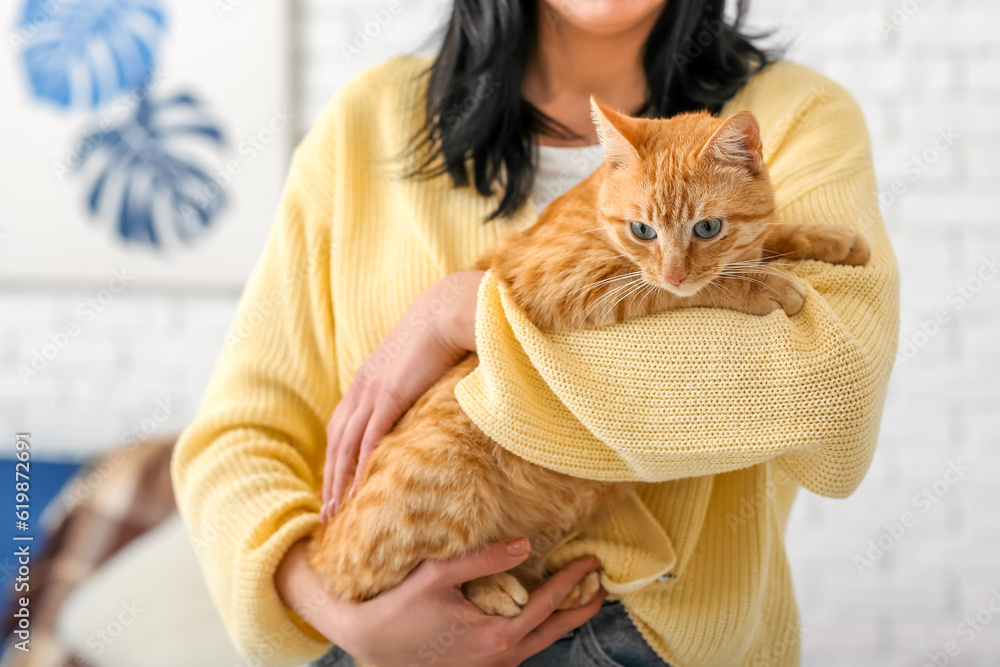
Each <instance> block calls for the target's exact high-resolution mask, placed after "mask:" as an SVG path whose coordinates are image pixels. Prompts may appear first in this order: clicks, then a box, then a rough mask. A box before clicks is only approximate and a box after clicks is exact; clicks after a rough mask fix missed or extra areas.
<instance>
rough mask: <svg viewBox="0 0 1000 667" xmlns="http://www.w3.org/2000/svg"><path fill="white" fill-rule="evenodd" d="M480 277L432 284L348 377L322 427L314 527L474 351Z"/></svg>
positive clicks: (471, 274) (458, 276)
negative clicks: (397, 428) (396, 428)
mask: <svg viewBox="0 0 1000 667" xmlns="http://www.w3.org/2000/svg"><path fill="white" fill-rule="evenodd" d="M483 275H484V272H483V271H462V272H460V273H453V274H452V275H450V276H448V277H447V278H444V279H443V280H440V281H438V282H436V283H435V284H434V285H432V286H431V287H430V288H429V289H428V290H427V291H426V292H424V293H423V294H421V295H420V296H419V297H418V298H417V300H416V301H414V302H413V305H411V306H410V307H409V309H407V311H406V313H405V314H404V315H403V318H402V319H401V320H400V321H399V324H397V325H396V326H395V327H394V328H393V329H392V331H390V332H389V335H388V336H386V338H385V340H384V341H382V344H381V345H379V346H378V348H376V349H375V351H374V352H372V355H371V356H370V357H368V359H366V360H365V362H364V363H363V364H362V365H361V368H359V369H358V371H357V373H355V375H354V380H353V381H352V382H351V387H350V389H349V390H348V391H347V394H346V395H345V396H344V397H343V399H342V400H341V401H340V403H338V404H337V408H336V409H335V410H334V411H333V416H332V417H331V418H330V423H329V424H328V425H327V427H326V463H325V464H324V466H323V507H322V509H321V510H320V519H321V520H322V521H326V520H327V519H329V518H330V517H331V516H333V515H334V514H335V513H336V511H337V507H338V505H339V504H340V501H341V500H342V499H343V497H344V490H345V489H346V488H347V483H348V481H349V480H350V479H351V478H352V477H353V478H354V479H355V480H357V479H359V478H360V477H361V474H360V473H361V471H362V470H364V466H365V464H366V463H367V461H368V459H369V457H370V456H371V454H372V451H373V450H374V449H375V447H376V446H377V445H378V443H379V441H381V439H382V437H383V436H385V434H387V433H388V432H389V431H390V430H391V429H392V426H393V424H395V423H396V421H397V420H398V419H399V418H400V417H402V416H403V413H405V412H406V411H407V410H409V409H410V406H411V405H413V403H414V402H415V401H416V400H417V399H418V398H420V396H421V395H422V394H423V393H424V392H425V391H427V390H428V389H430V387H431V385H433V384H434V383H435V382H437V381H438V380H439V379H440V378H441V376H442V375H444V373H445V371H447V370H448V369H449V368H451V367H452V366H453V365H455V363H457V362H458V361H459V360H460V359H461V358H462V357H463V356H465V355H466V354H467V353H469V352H474V351H475V349H476V334H475V318H476V296H477V293H478V290H479V283H480V282H481V281H482V279H483ZM355 484H356V482H355ZM352 493H353V489H352Z"/></svg>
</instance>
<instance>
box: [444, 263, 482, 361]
mask: <svg viewBox="0 0 1000 667" xmlns="http://www.w3.org/2000/svg"><path fill="white" fill-rule="evenodd" d="M485 275H486V272H485V271H459V272H458V273H453V274H451V275H450V276H448V277H447V278H445V279H444V280H442V281H441V282H440V283H439V285H438V290H439V293H438V295H437V298H438V299H440V300H441V302H442V303H443V304H444V306H445V308H446V313H447V316H445V317H440V318H437V319H436V323H437V333H438V337H439V338H440V340H441V341H442V342H443V343H444V344H445V345H446V346H448V347H451V348H453V349H456V350H461V351H464V352H475V351H476V300H477V297H478V295H479V285H480V283H482V281H483V276H485Z"/></svg>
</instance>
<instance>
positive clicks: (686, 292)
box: [660, 283, 704, 298]
mask: <svg viewBox="0 0 1000 667" xmlns="http://www.w3.org/2000/svg"><path fill="white" fill-rule="evenodd" d="M702 287H704V285H703V284H702V285H682V286H680V287H678V286H675V285H664V284H663V283H660V289H662V290H664V291H667V292H670V293H671V294H673V295H674V296H679V297H681V298H687V297H689V296H694V295H695V294H697V293H698V292H700V291H701V288H702Z"/></svg>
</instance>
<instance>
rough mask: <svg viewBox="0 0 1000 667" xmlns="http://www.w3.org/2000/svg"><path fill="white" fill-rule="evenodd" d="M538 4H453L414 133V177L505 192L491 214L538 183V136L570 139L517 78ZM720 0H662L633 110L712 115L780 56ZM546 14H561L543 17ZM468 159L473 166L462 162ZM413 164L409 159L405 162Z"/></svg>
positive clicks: (507, 209) (517, 201)
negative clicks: (729, 17)
mask: <svg viewBox="0 0 1000 667" xmlns="http://www.w3.org/2000/svg"><path fill="white" fill-rule="evenodd" d="M539 1H540V0H454V8H453V10H452V14H451V18H450V20H449V21H448V24H447V26H446V28H445V34H444V41H443V44H442V46H441V50H440V52H439V53H438V56H437V58H436V59H435V60H434V63H433V65H431V68H430V73H429V78H428V88H427V98H426V120H425V123H424V125H423V127H422V128H421V130H420V132H419V133H418V134H417V136H416V137H414V142H413V151H414V153H415V154H416V155H419V157H417V158H416V159H417V162H416V164H417V165H418V166H417V167H416V168H415V169H414V171H413V172H412V174H411V175H413V176H426V177H432V176H440V175H442V174H445V173H447V174H449V175H450V176H451V178H452V180H453V181H454V184H455V187H466V186H469V185H470V184H471V185H473V186H474V187H475V189H476V191H477V192H478V193H479V194H481V195H482V196H484V197H489V196H492V195H493V193H494V192H495V188H496V187H497V186H499V187H502V188H503V191H504V194H503V198H502V199H501V200H500V203H499V205H498V206H497V209H496V210H495V211H494V212H493V214H492V215H491V216H490V219H493V218H496V217H508V216H511V215H513V214H514V213H515V212H517V210H518V209H519V208H520V207H521V205H522V204H524V202H525V201H526V200H527V198H528V196H529V195H530V193H531V186H532V182H533V179H534V167H533V164H532V151H533V149H532V145H533V139H534V137H535V135H538V134H545V135H550V136H558V137H564V138H565V137H573V136H574V134H573V133H572V132H571V131H570V130H569V129H568V128H566V127H565V126H563V125H561V124H560V123H558V122H557V121H556V120H555V119H553V118H550V117H549V116H547V115H545V114H544V113H542V112H541V111H540V110H539V109H537V108H536V107H535V106H533V105H532V104H530V103H529V102H528V101H526V100H525V99H524V98H523V97H522V96H521V76H522V73H523V71H524V67H525V64H526V62H527V59H528V57H529V55H530V54H531V51H532V48H533V47H534V44H535V40H536V39H537V35H538V21H539V20H540V16H539V11H538V2H539ZM724 4H725V0H667V3H666V7H665V8H664V10H663V12H662V14H661V15H660V17H659V19H658V20H657V22H656V24H655V25H654V26H653V30H652V32H651V33H650V35H649V39H648V40H647V41H646V45H645V48H644V51H643V66H644V68H645V70H646V81H647V92H648V98H647V101H646V104H645V105H644V106H643V108H642V109H638V110H632V113H634V114H635V115H642V116H646V117H650V118H665V117H669V116H673V115H675V114H678V113H683V112H686V111H697V110H701V109H707V110H708V111H710V112H712V113H717V112H718V111H719V109H721V108H722V105H723V104H725V102H726V101H728V100H729V99H730V98H731V97H732V96H733V95H734V94H736V92H737V91H738V90H739V89H740V88H741V87H742V86H743V85H744V84H745V83H746V81H747V79H749V78H750V76H751V75H752V74H754V73H755V72H757V71H758V70H759V69H760V68H762V67H763V66H764V65H766V64H767V63H768V62H769V61H770V60H771V59H772V58H773V57H775V55H776V54H774V53H772V52H770V51H767V50H765V49H763V48H761V47H758V46H756V45H755V44H754V43H753V39H754V38H752V37H750V36H748V35H746V34H744V33H743V32H741V26H742V22H743V19H744V17H745V16H746V10H747V1H746V0H737V2H736V12H735V18H734V20H733V22H732V23H727V22H726V21H725V20H724V19H723V9H724ZM542 20H556V21H558V20H565V19H563V18H562V17H561V16H557V15H554V14H553V15H552V16H547V17H546V18H545V19H542ZM470 156H471V157H472V165H471V171H470V169H469V167H468V164H467V161H468V158H469V157H470ZM411 164H412V163H411Z"/></svg>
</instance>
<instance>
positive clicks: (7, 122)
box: [0, 0, 296, 288]
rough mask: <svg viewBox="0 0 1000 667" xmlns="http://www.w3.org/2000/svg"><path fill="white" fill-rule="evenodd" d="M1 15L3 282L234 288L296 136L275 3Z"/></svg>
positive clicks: (263, 226) (158, 2) (94, 7)
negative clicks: (119, 281)
mask: <svg viewBox="0 0 1000 667" xmlns="http://www.w3.org/2000/svg"><path fill="white" fill-rule="evenodd" d="M3 13H4V16H3V20H4V21H6V23H7V25H8V26H9V30H8V34H7V40H8V41H9V42H10V46H11V47H12V48H8V49H5V50H4V51H3V53H2V55H0V90H3V91H4V105H3V106H4V109H3V112H2V113H3V122H2V123H0V146H3V151H4V153H5V155H4V157H5V159H4V160H3V161H2V162H0V188H2V189H3V192H2V196H0V283H2V282H6V283H31V284H39V283H70V284H80V283H81V282H82V283H88V284H89V283H103V282H106V281H108V280H111V279H113V278H114V276H115V273H116V272H118V273H119V274H121V273H122V272H124V275H126V276H131V277H134V279H135V280H136V281H138V282H139V283H141V284H143V285H154V286H160V285H163V286H173V285H180V286H188V287H218V288H236V287H239V286H241V285H242V284H243V282H244V281H245V279H246V277H247V276H248V275H249V273H250V270H251V269H252V267H253V264H254V262H255V261H256V258H257V256H258V254H259V253H260V249H261V247H262V245H263V242H264V239H265V236H266V234H267V231H268V229H269V228H270V225H271V224H272V221H273V217H274V215H275V212H276V210H277V206H278V201H279V198H280V193H281V187H282V184H283V180H284V177H285V173H286V171H287V166H288V159H289V155H290V150H291V146H292V144H293V142H294V141H295V135H296V122H295V117H294V114H293V112H292V109H291V108H290V106H289V102H290V85H289V81H290V76H289V39H288V31H289V23H288V19H287V15H286V14H287V11H286V4H285V3H282V2H244V1H243V0H213V1H208V2H205V1H204V0H14V2H11V3H5V5H4V9H3Z"/></svg>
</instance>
